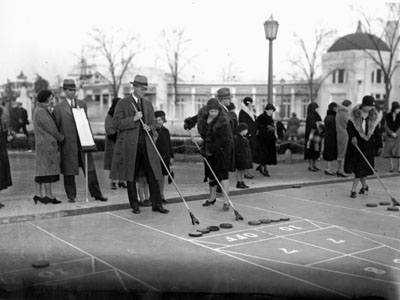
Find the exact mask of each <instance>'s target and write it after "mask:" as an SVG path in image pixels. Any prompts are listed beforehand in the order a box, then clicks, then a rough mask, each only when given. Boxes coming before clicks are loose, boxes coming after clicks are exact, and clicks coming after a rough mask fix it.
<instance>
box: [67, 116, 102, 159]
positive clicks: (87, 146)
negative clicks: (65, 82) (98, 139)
mask: <svg viewBox="0 0 400 300" xmlns="http://www.w3.org/2000/svg"><path fill="white" fill-rule="evenodd" d="M72 114H73V116H74V119H75V125H76V129H77V131H78V136H79V141H80V142H81V146H82V150H83V151H84V152H93V151H97V147H96V143H95V142H94V139H93V134H92V129H91V128H90V124H89V120H88V118H87V116H86V113H85V110H84V109H83V108H73V109H72Z"/></svg>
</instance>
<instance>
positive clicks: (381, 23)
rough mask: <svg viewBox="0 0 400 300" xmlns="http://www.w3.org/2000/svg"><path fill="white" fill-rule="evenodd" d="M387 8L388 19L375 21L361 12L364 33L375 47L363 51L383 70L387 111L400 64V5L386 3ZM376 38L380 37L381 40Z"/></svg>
mask: <svg viewBox="0 0 400 300" xmlns="http://www.w3.org/2000/svg"><path fill="white" fill-rule="evenodd" d="M386 6H387V9H388V15H387V18H386V19H376V20H373V19H372V18H370V17H369V16H367V15H366V14H365V13H363V12H360V14H361V15H362V19H363V21H362V22H361V23H362V26H363V29H364V32H365V33H367V36H368V38H369V40H370V41H371V44H372V45H373V47H374V49H372V50H371V49H363V50H364V52H365V53H366V54H367V55H368V56H369V57H370V58H371V59H372V60H373V61H374V62H375V63H376V64H377V66H378V67H379V68H380V69H381V70H382V73H383V78H384V83H385V92H386V96H385V98H384V108H385V109H386V110H387V109H388V107H389V99H390V93H391V91H392V87H393V84H392V78H393V75H394V73H395V71H396V69H397V68H398V64H396V60H397V57H396V56H397V54H398V53H397V49H398V47H399V42H400V27H399V23H400V3H386ZM374 23H377V24H378V25H377V26H373V24H374ZM373 27H378V28H379V29H378V31H380V33H378V34H374V30H373ZM376 37H379V39H377V38H376ZM382 40H385V41H386V44H387V47H388V49H387V48H386V47H385V46H386V45H382V44H383V43H382ZM350 42H351V41H350ZM385 53H387V54H385Z"/></svg>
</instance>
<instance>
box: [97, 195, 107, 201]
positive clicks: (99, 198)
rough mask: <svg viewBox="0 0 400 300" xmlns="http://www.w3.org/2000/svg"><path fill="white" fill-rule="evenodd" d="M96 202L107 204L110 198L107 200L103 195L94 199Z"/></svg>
mask: <svg viewBox="0 0 400 300" xmlns="http://www.w3.org/2000/svg"><path fill="white" fill-rule="evenodd" d="M94 200H97V201H103V202H105V201H107V200H108V198H106V197H104V196H103V195H101V196H97V197H94Z"/></svg>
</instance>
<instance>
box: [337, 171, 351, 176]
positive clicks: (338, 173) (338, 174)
mask: <svg viewBox="0 0 400 300" xmlns="http://www.w3.org/2000/svg"><path fill="white" fill-rule="evenodd" d="M336 176H337V177H349V176H347V175H346V174H344V173H340V172H336Z"/></svg>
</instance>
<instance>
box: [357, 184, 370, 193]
mask: <svg viewBox="0 0 400 300" xmlns="http://www.w3.org/2000/svg"><path fill="white" fill-rule="evenodd" d="M368 190H369V186H368V185H367V186H366V187H362V188H361V189H360V191H359V192H358V193H359V194H360V195H363V194H368Z"/></svg>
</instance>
